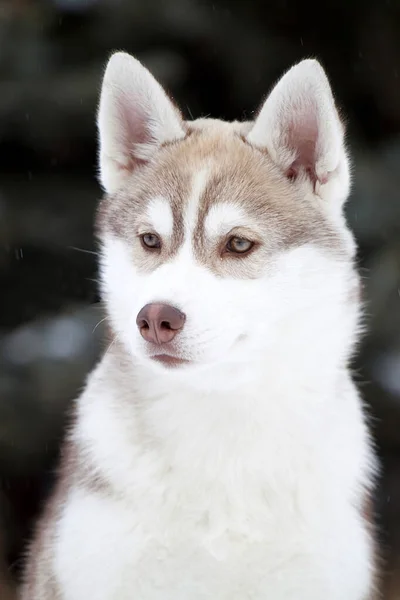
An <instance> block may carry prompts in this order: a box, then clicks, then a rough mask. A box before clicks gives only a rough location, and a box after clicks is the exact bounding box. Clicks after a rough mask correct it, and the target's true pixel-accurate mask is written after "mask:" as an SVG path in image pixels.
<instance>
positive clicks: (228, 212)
mask: <svg viewBox="0 0 400 600" xmlns="http://www.w3.org/2000/svg"><path fill="white" fill-rule="evenodd" d="M248 220H249V219H248V218H247V219H246V214H245V212H244V211H243V210H242V209H241V208H240V207H239V206H235V205H233V204H230V203H229V202H221V203H220V204H215V205H214V206H211V208H210V210H209V212H208V214H207V216H206V219H205V223H204V228H205V233H206V236H207V237H208V238H215V237H219V236H223V235H226V234H228V233H229V232H230V231H231V230H232V229H234V228H235V227H243V226H245V225H246V224H247V221H248Z"/></svg>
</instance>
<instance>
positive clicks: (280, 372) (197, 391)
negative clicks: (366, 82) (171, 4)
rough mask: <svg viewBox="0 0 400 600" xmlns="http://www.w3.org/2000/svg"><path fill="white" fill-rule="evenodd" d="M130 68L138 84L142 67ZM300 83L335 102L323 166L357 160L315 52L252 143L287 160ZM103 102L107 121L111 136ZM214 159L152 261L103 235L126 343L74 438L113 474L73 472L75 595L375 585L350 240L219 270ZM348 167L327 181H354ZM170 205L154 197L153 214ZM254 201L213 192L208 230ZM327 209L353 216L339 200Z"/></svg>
mask: <svg viewBox="0 0 400 600" xmlns="http://www.w3.org/2000/svg"><path fill="white" fill-rule="evenodd" d="M132 68H134V70H135V73H139V75H140V78H139V79H140V81H139V83H138V85H139V87H141V86H142V84H143V79H146V77H147V76H146V77H145V76H144V74H143V73H142V71H141V70H140V69H139V70H138V71H137V69H138V67H137V65H136V64H132ZM300 76H301V77H300ZM126 78H127V79H129V73H126ZM291 78H294V79H291ZM317 84H318V85H317ZM298 86H300V87H298ZM130 89H131V93H136V92H135V90H134V89H133V84H132V88H130ZM299 90H300V91H301V90H303V91H304V93H305V92H306V90H311V92H312V93H313V94H314V92H315V91H316V92H318V99H319V100H321V101H322V109H321V111H322V112H320V113H318V115H319V117H318V118H320V119H321V120H320V121H319V123H320V125H321V127H322V129H323V131H324V134H323V136H325V137H323V138H321V142H320V144H319V148H320V149H321V152H322V153H321V155H320V156H319V159H318V160H319V162H318V164H317V170H318V171H320V170H321V171H324V172H325V171H326V170H328V171H330V170H331V169H333V168H335V167H336V166H337V164H338V163H340V164H344V163H346V164H347V162H346V160H347V159H346V156H345V154H344V150H343V148H342V146H341V143H339V141H338V140H339V132H338V129H337V128H336V124H335V122H331V121H330V120H329V118H330V117H331V116H332V115H331V113H330V109H331V108H332V106H333V105H332V101H331V97H330V96H329V94H328V91H327V88H326V84H325V80H324V76H323V75H322V72H321V70H320V68H319V67H317V66H316V65H315V63H310V62H306V64H303V66H299V67H297V71H295V72H294V73H292V75H287V76H286V78H284V80H283V82H282V83H281V84H278V87H277V88H276V91H275V92H273V95H272V100H270V101H267V104H266V106H269V107H270V112H268V113H267V112H265V111H266V110H267V109H266V108H264V109H263V111H262V112H261V114H260V117H259V119H258V121H257V123H256V125H255V128H254V130H253V132H252V134H251V139H252V142H254V143H257V144H265V145H267V146H268V148H269V150H270V151H271V153H272V152H275V154H274V156H275V158H276V160H277V161H278V162H279V161H286V160H287V158H288V156H287V154H285V149H284V148H282V147H281V146H280V144H281V141H282V138H281V137H280V135H281V130H280V121H277V120H276V119H277V118H278V117H279V118H281V119H284V118H285V117H286V114H287V113H286V112H285V111H286V109H288V104H287V102H289V104H290V102H292V101H293V102H294V103H295V101H296V99H299V98H300V99H301V98H303V96H301V95H300V96H299V93H300V92H299ZM281 92H282V93H284V96H285V97H286V100H285V102H284V103H283V104H281V103H280V102H281V100H280V94H281ZM288 94H289V95H288ZM158 100H159V102H161V104H163V102H164V100H163V99H161V98H159V99H158ZM268 102H270V105H268ZM294 105H295V106H297V105H296V103H295V104H294ZM282 107H283V108H282ZM292 108H293V107H292ZM104 110H106V105H104ZM282 110H283V112H282ZM107 111H111V114H112V115H113V114H114V113H113V108H112V106H111V105H110V104H108V105H107ZM167 112H168V111H167ZM106 114H107V113H106V112H104V114H103V117H102V119H103V120H101V121H100V128H101V132H102V134H103V135H105V138H106V140H108V142H107V143H108V144H111V146H110V147H112V148H113V147H115V144H116V143H117V142H116V141H115V140H114V138H112V139H111V138H110V137H109V136H110V135H112V136H115V130H114V133H110V130H109V129H108V125H106V124H105V119H106ZM324 119H325V120H324ZM326 119H327V120H326ZM321 131H322V130H321ZM117 137H118V136H117ZM289 158H290V157H289ZM106 162H107V161H106ZM104 164H105V163H103V167H104ZM103 167H102V168H103ZM113 168H114V167H112V169H113ZM107 169H108V167H105V172H106V173H108V175H105V178H106V179H107V180H108V182H109V181H110V180H109V179H108V177H109V176H110V177H111V179H112V185H115V184H116V183H117V179H116V178H117V171H115V173H114V174H113V175H112V176H111V175H110V171H108V170H107ZM343 169H345V167H343ZM209 173H210V171H209V169H208V166H207V164H204V167H203V168H202V169H200V171H199V172H198V173H193V179H192V193H191V197H190V200H189V202H188V205H187V210H186V213H185V227H186V230H185V242H184V244H183V245H182V247H181V248H180V250H179V252H178V254H177V255H176V256H175V257H174V258H173V259H171V260H170V261H169V262H166V263H164V264H162V265H161V266H159V267H158V268H157V269H155V270H154V271H153V272H151V273H143V272H141V271H139V270H137V269H136V268H135V266H134V263H133V262H132V260H131V257H130V248H129V247H128V245H127V242H125V241H124V240H123V239H119V238H118V237H115V236H112V235H110V234H109V235H107V236H105V237H104V239H103V252H102V260H101V279H102V292H103V296H104V299H105V301H106V303H107V306H108V310H109V314H110V318H111V321H112V325H113V330H114V331H115V333H116V336H117V338H118V340H119V341H120V342H121V344H122V346H123V348H124V352H125V358H124V359H121V355H120V354H117V353H115V352H113V350H112V346H111V349H110V351H109V352H107V353H106V355H105V356H104V358H103V360H102V361H101V363H100V364H99V366H98V367H97V368H96V369H95V370H94V372H93V373H92V374H91V375H90V377H89V380H88V383H87V386H86V389H85V391H84V393H83V394H82V396H81V398H80V399H79V402H78V404H77V410H78V419H77V424H76V426H75V427H74V430H73V432H72V437H73V439H74V440H75V441H76V442H78V444H80V443H83V444H84V446H85V447H86V448H87V449H88V458H90V461H91V462H92V463H93V464H94V465H95V466H96V468H97V470H98V472H99V473H100V474H101V476H102V478H103V479H104V480H105V481H107V483H108V485H109V488H110V489H109V490H108V491H107V492H104V493H103V492H101V491H100V492H99V493H95V492H94V491H90V489H89V488H88V489H83V488H80V487H78V486H74V487H72V488H71V490H70V493H69V496H68V498H67V500H66V502H65V504H64V505H63V508H62V514H61V517H60V519H59V521H58V523H57V530H56V532H55V539H56V543H55V547H54V554H53V558H52V559H51V560H52V565H51V566H52V570H53V573H54V576H55V578H56V580H57V581H58V583H59V585H60V587H61V590H62V597H63V600H88V598H93V599H94V600H132V599H133V598H135V599H137V600H210V599H214V600H245V599H249V600H250V599H251V600H367V599H369V598H370V593H371V589H372V583H371V580H372V548H371V542H370V539H369V537H368V533H367V529H366V526H365V523H364V521H363V518H362V516H361V510H362V504H363V501H364V498H365V489H367V488H369V487H370V486H371V484H372V481H373V473H374V468H375V462H374V456H373V453H372V450H371V446H370V441H369V435H368V430H367V428H366V426H365V423H364V419H363V414H362V410H361V403H360V400H359V397H358V394H357V391H356V389H355V387H354V384H353V383H352V381H351V377H350V374H349V372H348V368H347V361H348V358H349V355H350V354H351V352H352V351H353V347H354V343H355V341H356V339H357V329H358V318H359V307H358V305H357V303H354V302H353V303H351V302H349V295H350V292H351V290H352V289H353V286H354V283H355V281H356V277H357V276H356V274H355V271H354V269H353V264H352V260H351V258H352V256H351V253H350V254H349V259H348V260H344V259H343V258H342V257H341V258H339V257H338V256H336V255H335V253H334V252H332V253H329V252H328V251H327V250H326V249H322V248H317V247H315V246H314V245H313V244H309V245H304V246H302V247H298V248H291V249H287V250H286V251H282V252H281V253H279V254H277V255H276V256H274V257H271V262H270V264H269V265H268V266H267V267H266V268H265V271H264V272H263V273H262V275H261V276H260V277H258V278H256V279H246V280H242V279H234V278H228V277H221V276H217V275H215V274H214V273H213V272H212V271H211V270H210V269H208V268H207V267H206V266H203V265H201V264H199V263H198V262H197V261H196V259H195V256H194V252H193V249H192V241H191V234H192V232H193V228H194V226H195V223H196V219H197V216H198V202H199V198H200V196H201V192H202V190H204V187H205V185H206V184H207V180H208V177H209ZM103 177H104V174H103ZM340 177H341V174H340V172H339V171H337V172H336V175H332V177H331V182H330V184H329V185H331V186H332V187H331V188H330V189H331V191H332V190H333V189H339V188H340V186H342V187H341V188H340V190H341V193H342V192H343V190H344V188H343V181H341V182H339V184H338V183H337V181H338V180H340ZM335 186H339V187H337V188H335ZM331 200H332V201H333V199H332V198H331ZM310 201H312V200H310ZM338 202H339V203H340V202H341V199H340V198H339V199H338ZM164 210H165V209H164V205H163V204H156V208H154V205H153V207H152V208H151V212H152V215H153V217H152V218H153V222H154V223H156V222H157V219H158V218H159V216H160V215H161V214H164V212H163V211H164ZM241 210H242V209H239V210H238V209H237V208H236V207H235V206H233V205H229V204H226V205H224V206H223V207H220V208H218V209H213V210H212V211H211V212H210V215H209V217H208V220H207V224H206V226H207V229H208V232H209V233H211V234H217V233H218V232H220V231H221V230H222V229H223V228H226V227H227V225H228V224H229V223H233V222H235V225H243V222H245V224H247V222H248V221H249V220H250V221H251V220H252V219H253V217H252V215H251V214H245V211H244V209H243V211H242V212H241ZM321 210H325V211H326V213H327V214H329V215H330V216H329V218H330V219H332V222H334V223H335V224H336V226H337V227H340V228H341V230H342V229H343V230H345V224H344V221H343V220H341V219H342V217H340V218H339V216H338V215H339V212H336V213H335V214H334V213H333V212H332V211H331V208H330V207H329V206H328V205H327V204H326V205H325V204H321ZM158 211H160V212H158ZM168 219H169V216H168ZM168 219H167V221H168V229H169V228H170V221H169V220H168ZM236 221H238V222H237V223H236ZM158 225H159V226H161V224H160V223H158ZM166 226H167V225H166ZM345 231H346V232H347V230H345ZM346 235H348V238H349V243H350V240H351V242H352V237H351V235H350V233H346ZM352 243H354V242H352ZM160 301H162V302H166V303H171V304H173V305H174V306H177V307H178V308H180V309H181V310H182V311H183V312H184V313H185V314H186V322H185V327H184V329H183V330H182V332H180V334H179V340H180V341H179V352H180V354H181V355H182V356H183V357H185V358H189V359H191V361H192V364H190V365H188V366H185V367H180V368H178V369H174V370H168V369H167V368H164V367H163V366H161V365H159V364H154V361H152V359H151V358H150V357H149V356H148V350H147V346H146V344H145V342H144V341H143V339H142V338H141V336H140V334H139V331H138V329H137V326H136V323H135V319H136V315H137V314H138V312H139V310H140V309H141V308H142V307H143V306H144V305H145V304H147V303H149V302H160ZM24 600H27V598H26V599H24ZM30 600H50V598H48V597H47V596H45V595H43V596H40V595H39V596H37V597H35V598H30Z"/></svg>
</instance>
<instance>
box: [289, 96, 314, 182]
mask: <svg viewBox="0 0 400 600" xmlns="http://www.w3.org/2000/svg"><path fill="white" fill-rule="evenodd" d="M318 135H319V130H318V120H317V115H316V111H315V108H314V107H313V106H312V105H309V106H302V107H299V110H298V111H297V114H296V111H295V114H294V115H292V117H291V120H290V121H289V123H288V125H287V127H286V131H285V146H286V147H287V148H288V150H290V151H291V152H294V153H295V155H296V158H295V160H294V161H293V163H292V164H291V165H290V167H289V168H288V169H287V171H286V176H287V177H288V178H289V179H296V178H297V177H298V176H299V174H300V173H305V174H307V176H308V177H309V178H310V179H311V181H312V182H313V184H314V186H315V184H316V182H317V181H321V178H318V177H317V174H316V170H315V165H316V162H317V146H318Z"/></svg>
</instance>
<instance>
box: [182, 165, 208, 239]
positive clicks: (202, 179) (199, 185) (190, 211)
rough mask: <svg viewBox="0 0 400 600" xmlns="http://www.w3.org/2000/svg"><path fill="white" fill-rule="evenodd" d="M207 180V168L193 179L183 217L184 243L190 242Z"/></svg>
mask: <svg viewBox="0 0 400 600" xmlns="http://www.w3.org/2000/svg"><path fill="white" fill-rule="evenodd" d="M208 178H209V172H208V169H207V168H203V169H201V170H200V171H198V172H197V173H196V174H195V176H194V178H193V182H192V190H191V193H190V196H189V198H188V202H187V205H186V209H185V216H184V219H185V238H186V242H188V241H190V240H191V238H192V235H193V232H194V231H195V229H196V225H197V222H198V215H199V205H200V198H201V196H202V194H203V192H204V190H205V188H206V185H207V181H208Z"/></svg>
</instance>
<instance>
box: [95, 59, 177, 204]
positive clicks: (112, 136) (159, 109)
mask: <svg viewBox="0 0 400 600" xmlns="http://www.w3.org/2000/svg"><path fill="white" fill-rule="evenodd" d="M97 125H98V132H99V171H100V182H101V184H102V186H103V187H104V189H105V190H106V191H107V192H108V193H112V192H115V191H116V189H118V188H119V187H120V186H121V184H122V183H123V181H124V180H125V179H126V177H127V176H128V175H130V174H131V173H132V172H133V171H134V169H135V168H136V167H137V166H138V165H139V164H143V163H146V162H147V161H149V160H151V158H152V156H153V155H154V153H155V152H156V151H157V149H158V148H159V147H160V146H161V145H162V144H164V143H166V142H170V141H173V140H177V139H180V138H183V137H184V136H185V132H184V127H183V119H182V117H181V115H180V113H179V111H178V110H177V109H176V108H175V106H174V105H173V103H172V102H171V100H170V99H169V98H168V96H167V94H166V93H165V91H164V90H163V88H162V87H161V85H160V84H159V83H158V82H157V81H156V80H155V79H154V77H153V76H152V75H151V74H150V72H149V71H148V70H147V69H146V68H145V67H144V66H143V65H142V64H141V63H140V62H139V61H138V60H136V59H135V58H133V57H132V56H130V55H129V54H126V53H124V52H116V53H115V54H113V55H112V56H111V58H110V60H109V62H108V64H107V67H106V70H105V74H104V78H103V84H102V89H101V96H100V104H99V110H98V118H97Z"/></svg>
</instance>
